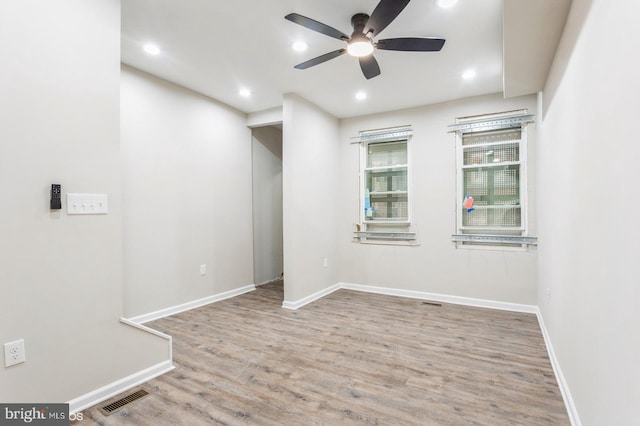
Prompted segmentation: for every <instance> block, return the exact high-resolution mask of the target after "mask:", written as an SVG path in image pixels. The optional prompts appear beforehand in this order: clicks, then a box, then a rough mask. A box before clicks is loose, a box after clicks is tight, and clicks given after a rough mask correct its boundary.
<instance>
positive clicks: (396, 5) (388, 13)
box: [364, 0, 409, 37]
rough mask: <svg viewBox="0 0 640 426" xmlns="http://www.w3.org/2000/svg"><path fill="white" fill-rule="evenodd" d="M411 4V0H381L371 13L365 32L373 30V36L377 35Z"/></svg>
mask: <svg viewBox="0 0 640 426" xmlns="http://www.w3.org/2000/svg"><path fill="white" fill-rule="evenodd" d="M407 4H409V0H380V3H378V5H377V6H376V8H375V9H374V10H373V12H372V13H371V16H370V17H369V20H368V21H367V25H365V27H364V33H365V34H367V33H368V32H369V31H373V34H372V36H374V37H375V36H376V35H378V34H380V33H381V32H382V30H384V29H385V28H387V25H389V24H390V23H391V22H392V21H393V20H394V19H396V17H397V16H398V15H399V14H400V12H402V10H403V9H404V8H405V7H406V6H407Z"/></svg>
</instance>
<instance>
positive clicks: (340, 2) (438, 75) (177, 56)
mask: <svg viewBox="0 0 640 426" xmlns="http://www.w3.org/2000/svg"><path fill="white" fill-rule="evenodd" d="M502 1H503V0H459V2H458V4H457V5H455V6H454V7H453V8H451V9H441V8H439V7H437V6H436V5H435V1H434V0H413V1H411V2H410V3H409V5H408V6H407V7H406V8H405V9H404V11H403V12H402V13H401V14H400V15H399V16H398V18H396V20H395V21H393V22H392V23H391V24H390V25H389V26H388V27H387V28H386V29H385V30H384V31H383V32H382V33H381V35H380V36H379V37H377V38H378V39H379V38H394V37H441V38H445V39H446V40H447V41H446V43H445V45H444V48H443V49H442V51H440V52H426V53H423V52H420V53H418V52H393V51H376V52H375V57H376V59H377V60H378V63H379V64H380V68H381V70H382V74H381V75H380V76H378V77H375V78H373V79H371V80H366V79H365V78H364V77H363V75H362V72H361V71H360V67H359V65H358V61H357V59H356V58H353V57H350V56H348V55H343V56H341V57H339V58H336V59H333V60H331V61H328V62H325V63H323V64H320V65H317V66H315V67H312V68H309V69H307V70H296V69H294V68H293V67H294V65H296V64H298V63H300V62H304V61H306V60H308V59H311V58H313V57H316V56H319V55H321V54H324V53H327V52H330V51H334V50H337V49H340V48H343V47H346V45H345V43H344V42H341V41H340V40H336V39H333V38H330V37H327V36H324V35H322V34H318V33H315V32H313V31H311V30H308V29H306V28H304V27H301V26H299V25H296V24H294V23H291V22H289V21H287V20H285V19H284V16H285V15H286V14H288V13H290V12H296V13H299V14H301V15H304V16H307V17H310V18H313V19H315V20H318V21H320V22H323V23H325V24H327V25H330V26H332V27H335V28H337V29H338V30H340V31H342V32H344V33H346V34H351V32H352V28H351V25H350V19H351V16H352V15H354V14H355V13H367V14H371V12H372V11H373V9H374V8H375V6H376V5H377V3H378V0H350V1H348V2H345V1H344V0H323V1H312V0H270V1H264V0H262V1H258V0H234V1H224V2H223V1H220V0H124V1H123V2H122V62H124V63H126V64H128V65H131V66H133V67H135V68H138V69H140V70H143V71H146V72H148V73H150V74H154V75H156V76H158V77H161V78H164V79H166V80H169V81H171V82H174V83H177V84H179V85H182V86H184V87H187V88H189V89H192V90H194V91H197V92H200V93H202V94H204V95H207V96H210V97H212V98H214V99H217V100H219V101H221V102H224V103H225V104H228V105H231V106H232V107H234V108H237V109H239V110H241V111H243V112H246V113H252V112H257V111H262V110H266V109H269V108H274V107H278V106H280V105H282V95H283V94H285V93H297V94H299V95H300V96H302V97H304V98H306V99H308V100H309V101H311V102H313V103H315V104H317V105H318V106H320V107H321V108H323V109H325V110H326V111H328V112H329V113H331V114H333V115H335V116H336V117H340V118H343V117H351V116H356V115H363V114H371V113H377V112H383V111H390V110H396V109H401V108H408V107H413V106H419V105H426V104H433V103H437V102H442V101H448V100H453V99H460V98H464V97H468V96H475V95H482V94H488V93H496V92H502V91H503V72H502V70H503V40H502V28H503V25H502ZM505 1H507V0H505ZM509 1H514V2H515V0H509ZM549 1H550V0H547V1H546V3H549ZM560 3H564V4H566V3H567V1H564V0H563V1H562V2H560ZM514 12H517V8H516V9H515V11H514ZM560 21H561V22H560V24H562V25H563V24H564V19H561V20H560ZM534 28H535V27H534ZM540 30H541V29H537V30H536V31H540ZM557 32H558V34H559V33H560V32H559V31H557ZM534 36H535V35H534ZM296 40H304V41H306V42H307V44H308V45H309V48H308V50H307V51H306V52H303V53H298V52H295V51H293V50H292V49H291V44H292V43H293V42H294V41H296ZM148 42H153V43H155V44H157V45H158V46H159V47H160V48H161V49H162V53H161V54H160V55H158V56H150V55H148V54H146V53H145V52H144V51H143V49H142V47H143V45H144V44H145V43H148ZM556 44H557V39H556V40H552V43H550V47H549V48H552V49H553V51H555V47H556ZM467 69H475V70H476V72H477V77H476V78H475V79H474V80H473V81H464V80H463V79H462V77H461V75H462V73H463V72H464V71H465V70H467ZM546 71H548V70H545V75H546ZM538 74H539V73H538ZM525 77H526V76H522V75H519V76H518V78H519V79H522V78H525ZM243 87H244V88H248V89H250V90H251V92H252V95H251V97H250V98H248V99H247V98H243V97H241V96H239V94H238V92H239V90H240V89H241V88H243ZM360 90H364V91H366V92H367V94H368V98H367V99H366V100H365V101H357V100H356V99H355V97H354V95H355V93H356V92H357V91H360Z"/></svg>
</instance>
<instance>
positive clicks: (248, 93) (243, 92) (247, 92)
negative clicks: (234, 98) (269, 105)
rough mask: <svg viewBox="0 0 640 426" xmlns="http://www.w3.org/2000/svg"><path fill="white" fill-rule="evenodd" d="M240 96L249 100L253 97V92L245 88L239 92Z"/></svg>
mask: <svg viewBox="0 0 640 426" xmlns="http://www.w3.org/2000/svg"><path fill="white" fill-rule="evenodd" d="M238 93H239V94H240V96H242V97H243V98H248V97H249V96H251V90H249V89H247V88H243V89H240V91H239V92H238Z"/></svg>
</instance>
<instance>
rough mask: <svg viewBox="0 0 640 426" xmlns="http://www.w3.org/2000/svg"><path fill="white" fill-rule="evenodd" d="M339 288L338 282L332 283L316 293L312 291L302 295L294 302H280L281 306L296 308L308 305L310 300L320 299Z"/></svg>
mask: <svg viewBox="0 0 640 426" xmlns="http://www.w3.org/2000/svg"><path fill="white" fill-rule="evenodd" d="M339 289H340V283H338V284H334V285H332V286H331V287H327V288H325V289H324V290H320V291H318V292H316V293H313V294H312V295H310V296H307V297H304V298H302V299H300V300H297V301H295V302H289V301H286V300H285V301H284V302H282V307H283V308H286V309H298V308H301V307H303V306H304V305H308V304H309V303H311V302H315V301H316V300H318V299H322V298H323V297H325V296H326V295H328V294H331V293H333V292H334V291H336V290H339Z"/></svg>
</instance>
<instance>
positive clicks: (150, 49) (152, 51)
mask: <svg viewBox="0 0 640 426" xmlns="http://www.w3.org/2000/svg"><path fill="white" fill-rule="evenodd" d="M144 51H145V52H147V53H148V54H149V55H159V54H160V48H159V47H158V46H156V45H155V44H151V43H149V44H145V45H144Z"/></svg>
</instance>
